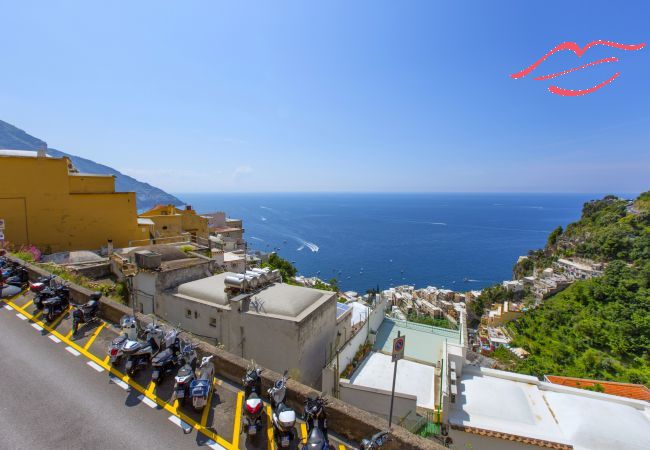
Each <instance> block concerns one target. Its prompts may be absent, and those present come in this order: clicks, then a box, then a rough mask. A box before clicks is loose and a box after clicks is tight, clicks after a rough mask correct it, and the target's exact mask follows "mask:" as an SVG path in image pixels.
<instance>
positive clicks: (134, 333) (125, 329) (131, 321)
mask: <svg viewBox="0 0 650 450" xmlns="http://www.w3.org/2000/svg"><path fill="white" fill-rule="evenodd" d="M120 328H121V329H122V334H120V335H119V336H118V337H116V338H115V339H113V340H112V341H111V343H110V345H109V346H108V358H109V362H110V364H117V363H119V361H120V360H121V359H122V355H123V354H124V353H123V352H122V348H123V347H124V344H125V343H126V341H135V340H137V338H138V326H137V323H136V321H135V317H133V316H126V315H125V316H122V318H121V319H120Z"/></svg>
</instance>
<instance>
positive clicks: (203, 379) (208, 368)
mask: <svg viewBox="0 0 650 450" xmlns="http://www.w3.org/2000/svg"><path fill="white" fill-rule="evenodd" d="M213 356H214V355H210V356H204V357H203V359H201V366H200V367H199V368H198V370H197V371H196V372H197V373H196V380H194V381H192V382H191V383H190V396H191V397H192V406H194V409H196V410H202V409H203V408H204V407H205V405H207V403H208V397H209V396H210V391H212V379H213V378H214V364H212V357H213Z"/></svg>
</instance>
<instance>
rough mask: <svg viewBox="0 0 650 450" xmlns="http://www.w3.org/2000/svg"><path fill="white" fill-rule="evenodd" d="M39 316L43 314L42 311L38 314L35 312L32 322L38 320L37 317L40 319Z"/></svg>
mask: <svg viewBox="0 0 650 450" xmlns="http://www.w3.org/2000/svg"><path fill="white" fill-rule="evenodd" d="M41 314H43V311H39V312H37V313H36V314H34V317H33V319H34V320H36V319H38V318H39V317H41Z"/></svg>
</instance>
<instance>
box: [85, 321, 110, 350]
mask: <svg viewBox="0 0 650 450" xmlns="http://www.w3.org/2000/svg"><path fill="white" fill-rule="evenodd" d="M105 326H106V322H102V323H101V325H100V326H98V327H97V329H96V330H95V332H94V333H93V334H92V336H90V339H88V342H86V345H84V350H88V349H89V348H90V346H91V345H92V343H93V342H94V341H95V339H97V336H98V335H99V333H100V332H101V331H102V329H103V328H104V327H105Z"/></svg>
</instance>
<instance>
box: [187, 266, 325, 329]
mask: <svg viewBox="0 0 650 450" xmlns="http://www.w3.org/2000/svg"><path fill="white" fill-rule="evenodd" d="M231 275H232V276H234V275H236V274H234V273H231V272H224V273H220V274H218V275H213V276H211V277H207V278H202V279H200V280H196V281H191V282H189V283H184V284H181V285H180V286H178V288H177V291H176V293H175V294H174V295H177V296H181V297H182V298H185V299H189V300H192V299H193V300H199V301H202V302H208V303H213V304H215V305H218V306H221V307H228V306H229V299H228V295H227V294H226V292H225V287H226V286H225V283H224V280H225V279H226V277H227V276H231ZM334 295H335V294H334V293H333V292H330V291H321V290H318V289H311V288H306V287H302V286H292V285H289V284H285V283H272V284H269V285H267V286H265V287H263V288H262V289H260V290H258V291H254V292H253V293H252V294H251V296H250V298H251V303H253V302H255V305H256V307H255V308H253V307H252V306H251V309H250V310H249V311H248V313H253V314H260V315H274V316H279V317H283V318H287V319H297V320H301V319H302V317H303V316H304V315H305V314H306V313H308V311H309V310H311V309H312V308H316V307H318V305H320V304H322V303H324V302H326V301H328V300H330V299H333V298H334Z"/></svg>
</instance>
